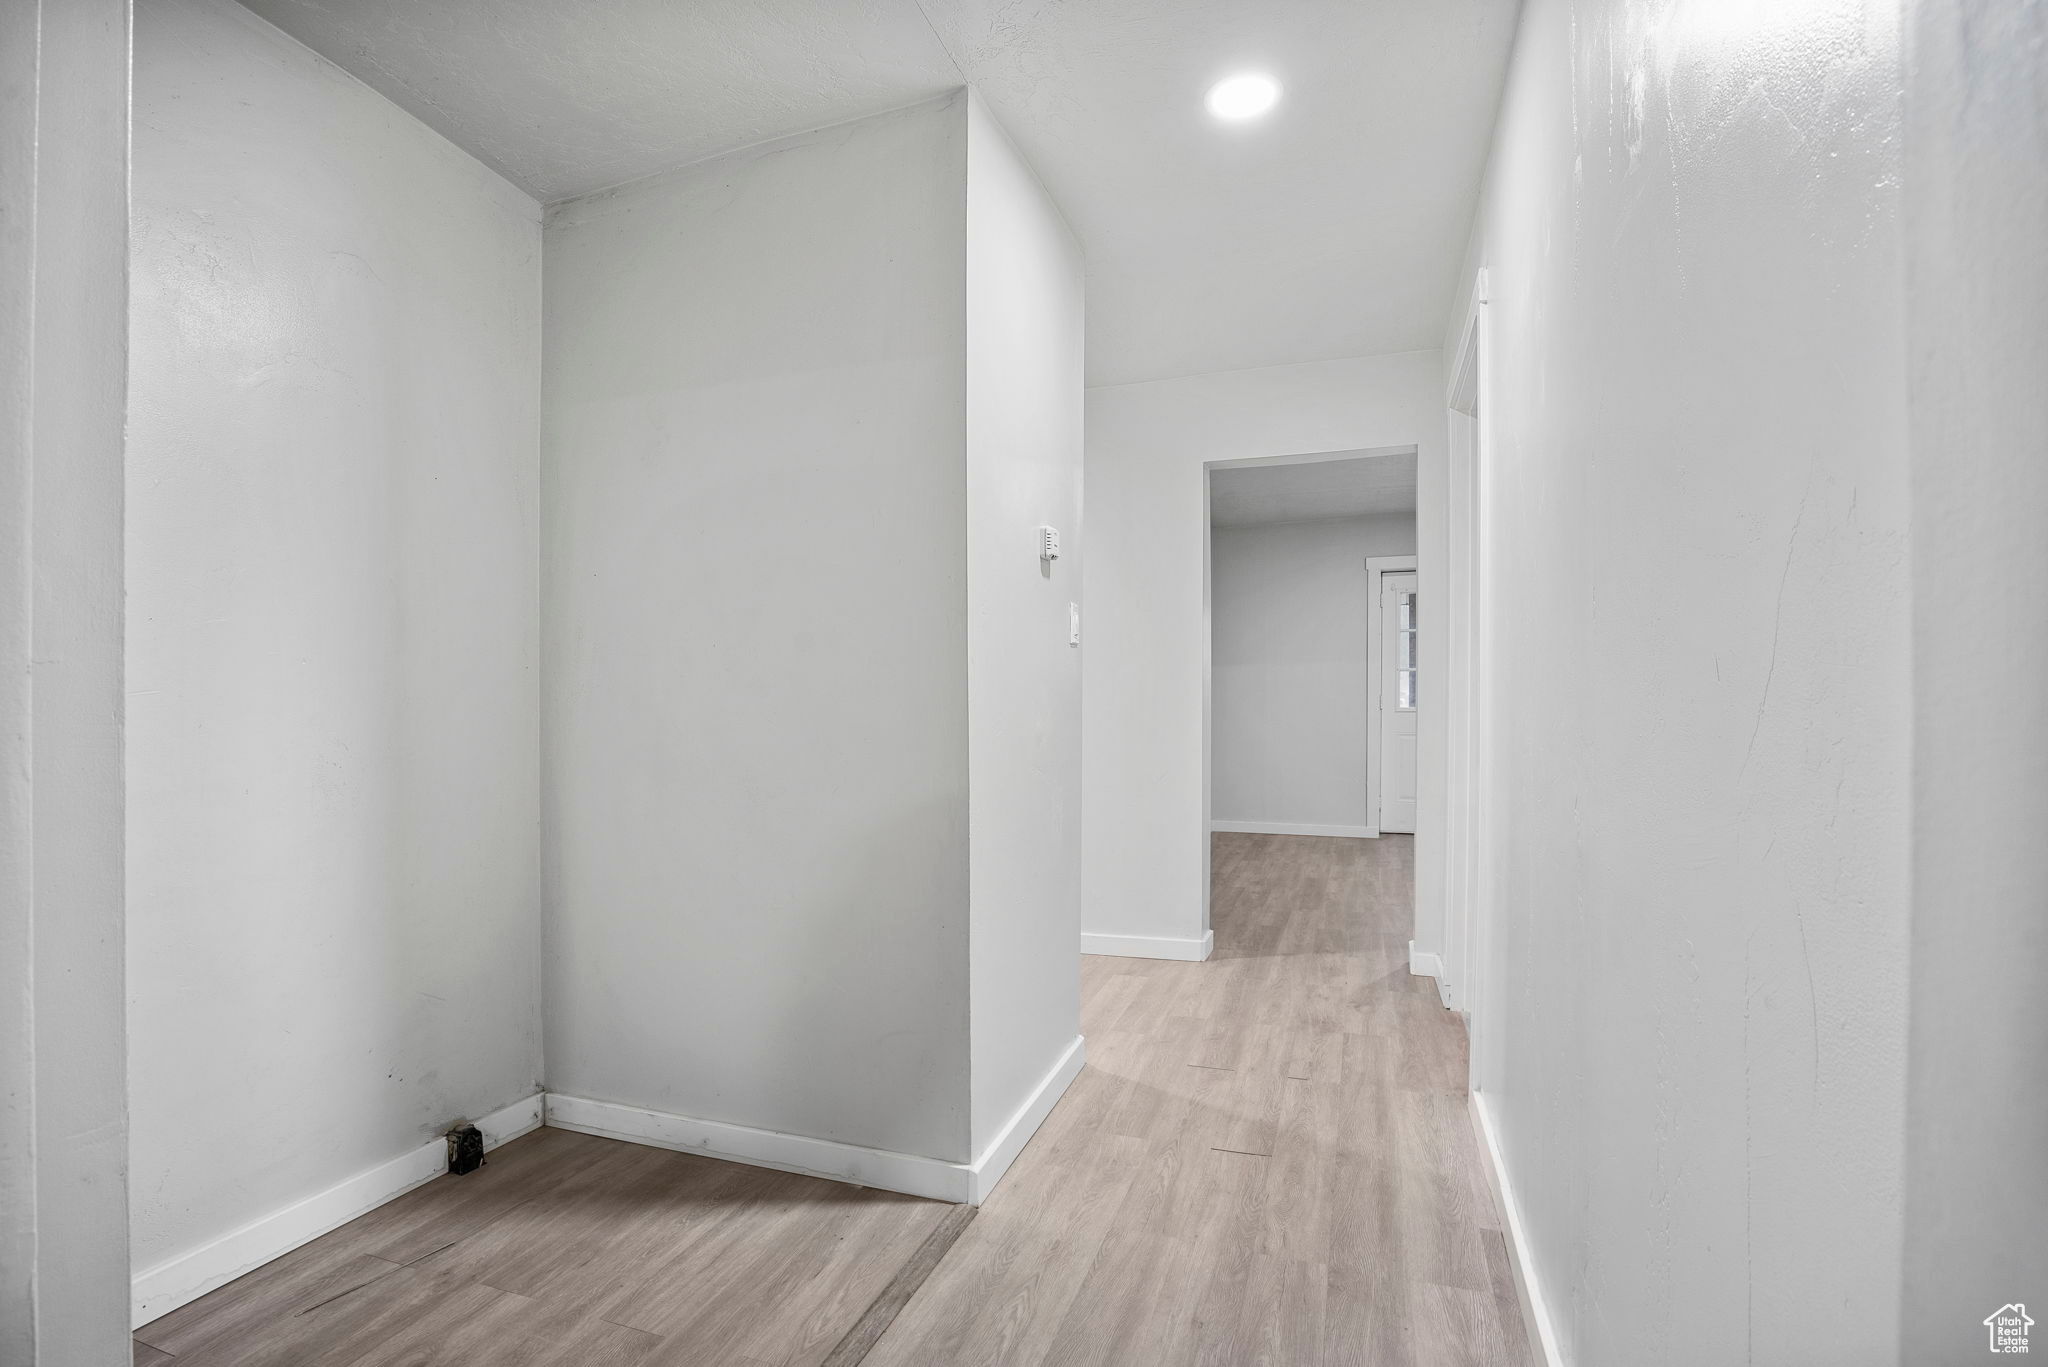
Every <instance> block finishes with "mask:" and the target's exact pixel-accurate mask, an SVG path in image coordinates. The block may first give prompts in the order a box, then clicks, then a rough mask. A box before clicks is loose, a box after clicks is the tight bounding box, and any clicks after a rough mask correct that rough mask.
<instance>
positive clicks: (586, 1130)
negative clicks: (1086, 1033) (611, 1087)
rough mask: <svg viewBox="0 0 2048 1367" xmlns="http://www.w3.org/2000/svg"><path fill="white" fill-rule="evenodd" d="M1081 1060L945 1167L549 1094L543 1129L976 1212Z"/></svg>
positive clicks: (1074, 1048)
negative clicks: (981, 1145) (971, 1157)
mask: <svg viewBox="0 0 2048 1367" xmlns="http://www.w3.org/2000/svg"><path fill="white" fill-rule="evenodd" d="M1084 1057H1085V1053H1084V1050H1083V1048H1082V1042H1081V1039H1080V1037H1079V1036H1076V1037H1075V1039H1074V1042H1073V1043H1072V1044H1071V1045H1069V1046H1068V1047H1067V1051H1066V1053H1065V1054H1063V1055H1061V1057H1060V1061H1059V1062H1058V1063H1057V1064H1055V1065H1054V1066H1053V1070H1052V1071H1051V1072H1050V1073H1048V1074H1046V1076H1045V1078H1044V1080H1043V1081H1041V1082H1040V1083H1039V1084H1038V1087H1037V1089H1036V1090H1035V1091H1034V1092H1033V1093H1032V1094H1031V1096H1030V1097H1029V1098H1028V1099H1026V1101H1025V1102H1024V1104H1023V1105H1022V1106H1021V1107H1019V1108H1018V1110H1017V1113H1016V1114H1015V1115H1013V1116H1012V1117H1010V1122H1009V1124H1007V1125H1005V1126H1004V1127H1003V1129H1002V1132H1001V1133H1000V1134H998V1135H997V1136H996V1138H995V1140H994V1142H992V1143H991V1144H990V1145H989V1147H988V1148H987V1150H986V1151H984V1152H983V1153H982V1155H981V1156H980V1157H979V1158H977V1159H976V1160H975V1161H974V1162H972V1163H949V1162H947V1161H946V1160H945V1159H943V1158H926V1157H923V1156H921V1155H918V1154H911V1153H894V1152H892V1151H890V1150H888V1149H871V1148H867V1147H865V1146H863V1145H859V1144H841V1143H839V1142H837V1141H836V1140H831V1139H813V1138H811V1137H810V1136H809V1135H802V1134H785V1133H783V1132H782V1131H780V1130H761V1129H755V1128H754V1127H753V1126H751V1125H733V1124H729V1123H727V1122H725V1121H722V1120H700V1119H698V1118H697V1117H695V1116H687V1115H673V1114H671V1113H669V1112H667V1111H650V1110H647V1109H645V1108H644V1107H639V1106H623V1105H620V1104H619V1103H617V1102H613V1101H592V1100H590V1099H589V1098H587V1097H580V1096H566V1095H564V1094H562V1093H560V1092H549V1093H548V1098H547V1123H548V1124H550V1125H552V1126H554V1127H555V1128H556V1129H560V1130H576V1131H579V1132H581V1133H583V1134H594V1135H599V1136H601V1137H603V1138H605V1139H622V1140H625V1141H626V1142H627V1143H629V1144H647V1145H651V1146H653V1147H654V1148H658V1149H675V1150H677V1151H678V1152H681V1153H697V1154H703V1155H704V1156H705V1157H707V1158H722V1159H724V1160H726V1161H727V1162H731V1163H746V1164H749V1165H751V1166H753V1167H757V1168H775V1169H777V1170H779V1171H782V1172H801V1173H805V1174H808V1175H809V1176H812V1177H827V1178H830V1179H832V1180H833V1181H835V1182H851V1183H853V1184H854V1185H856V1186H862V1187H879V1188H881V1189H882V1190H883V1191H900V1192H903V1193H905V1194H906V1195H910V1196H927V1197H930V1198H931V1199H933V1200H936V1201H952V1202H954V1203H956V1204H960V1205H979V1204H980V1203H981V1201H982V1198H983V1197H985V1196H987V1195H988V1193H989V1192H990V1191H991V1190H993V1189H994V1187H995V1184H996V1182H997V1181H998V1180H999V1179H1001V1177H1002V1175H1003V1173H1004V1172H1006V1171H1008V1170H1009V1166H1010V1164H1011V1163H1012V1162H1014V1161H1016V1158H1017V1155H1018V1154H1019V1153H1020V1152H1022V1150H1023V1148H1024V1145H1025V1143H1026V1142H1028V1141H1029V1140H1030V1138H1031V1136H1032V1135H1033V1134H1035V1133H1036V1132H1037V1130H1038V1127H1039V1125H1040V1124H1042V1123H1043V1122H1044V1120H1045V1117H1046V1116H1047V1115H1048V1114H1049V1113H1050V1112H1051V1111H1052V1108H1053V1105H1054V1103H1056V1102H1057V1101H1058V1100H1059V1099H1060V1097H1061V1095H1062V1094H1063V1093H1065V1091H1066V1090H1067V1085H1068V1084H1069V1083H1071V1082H1072V1081H1073V1080H1074V1076H1075V1074H1077V1073H1079V1072H1080V1071H1081V1064H1082V1062H1083V1060H1084Z"/></svg>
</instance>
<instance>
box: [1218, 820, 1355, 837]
mask: <svg viewBox="0 0 2048 1367" xmlns="http://www.w3.org/2000/svg"><path fill="white" fill-rule="evenodd" d="M1209 829H1210V830H1212V831H1234V832H1236V833H1238V834H1240V835H1328V836H1338V837H1341V838H1344V839H1349V840H1375V839H1377V838H1378V837H1379V833H1380V832H1379V827H1377V826H1305V825H1303V824H1301V823H1300V822H1297V821H1212V822H1210V823H1209Z"/></svg>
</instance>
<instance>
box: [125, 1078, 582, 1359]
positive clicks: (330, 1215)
mask: <svg viewBox="0 0 2048 1367" xmlns="http://www.w3.org/2000/svg"><path fill="white" fill-rule="evenodd" d="M540 1123H541V1097H540V1093H538V1092H536V1093H534V1094H533V1095H532V1096H530V1097H527V1098H526V1099H525V1100H523V1101H515V1102H513V1103H512V1104H511V1105H510V1106H507V1107H505V1108H504V1109H502V1110H498V1111H493V1112H491V1114H489V1115H487V1116H485V1117H483V1118H482V1119H481V1120H478V1121H477V1122H476V1127H477V1128H478V1129H479V1130H482V1131H483V1134H484V1147H485V1148H493V1149H494V1148H496V1147H497V1146H498V1145H500V1144H503V1143H504V1142H505V1141H507V1140H509V1139H517V1138H518V1137H519V1136H520V1135H522V1134H525V1133H526V1132H527V1131H529V1130H535V1129H539V1128H540ZM447 1171H448V1145H447V1142H446V1141H445V1140H442V1139H435V1140H433V1141H432V1142H430V1143H426V1144H422V1145H420V1146H419V1147H418V1148H416V1149H414V1150H412V1151H411V1152H410V1153H404V1154H400V1155H399V1156H398V1157H396V1158H394V1159H392V1160H391V1161H389V1162H388V1163H379V1164H378V1165H377V1166H376V1167H374V1168H370V1169H368V1170H366V1171H363V1172H359V1173H357V1174H356V1175H355V1176H353V1177H351V1178H348V1179H347V1180H346V1181H342V1182H337V1183H335V1184H334V1185H333V1186H331V1187H329V1188H327V1189H326V1190H325V1191H320V1192H315V1193H314V1194H313V1195H311V1196H308V1197H306V1198H305V1199H304V1200H302V1201H295V1202H293V1203H292V1204H291V1205H288V1206H286V1207H285V1208H284V1209H282V1210H278V1211H272V1212H271V1213H270V1214H268V1215H265V1216H262V1217H260V1218H259V1219H255V1220H251V1221H250V1222H249V1223H248V1224H246V1225H243V1226H242V1227H241V1228H240V1229H236V1230H231V1231H229V1232H228V1233H226V1234H223V1235H222V1236H221V1237H220V1238H218V1239H215V1240H213V1241H212V1242H211V1243H206V1244H201V1245H200V1246H199V1247H198V1248H195V1249H193V1250H192V1251H191V1252H189V1253H181V1254H179V1255H178V1256H177V1257H175V1258H171V1259H168V1260H166V1261H164V1262H160V1263H158V1264H157V1265H156V1266H154V1267H150V1268H145V1269H143V1270H142V1271H141V1272H138V1273H136V1274H135V1276H134V1278H133V1280H132V1281H131V1283H130V1288H129V1311H128V1317H129V1321H130V1327H131V1328H140V1327H141V1326H142V1325H145V1324H147V1323H149V1322H150V1321H151V1320H153V1319H156V1318H157V1317H158V1316H160V1315H168V1314H169V1313H170V1312H171V1311H173V1310H176V1309H177V1308H178V1307H179V1306H181V1305H185V1304H187V1303H189V1302H191V1301H196V1300H198V1299H199V1298H200V1297H201V1296H203V1295H205V1294H206V1293H207V1292H209V1291H211V1290H213V1289H214V1288H215V1287H217V1286H225V1285H226V1284H227V1283H229V1282H231V1281H233V1280H234V1279H235V1278H237V1277H239V1276H241V1275H242V1274H243V1273H245V1272H250V1271H253V1270H255V1269H256V1268H259V1267H261V1266H262V1265H263V1264H265V1263H267V1262H269V1261H270V1260H271V1259H273V1258H281V1257H283V1256H284V1255H285V1254H287V1253H289V1252H291V1251H292V1250H293V1249H295V1248H297V1247H298V1246H299V1245H301V1244H305V1243H310V1242H312V1241H313V1240H314V1239H317V1238H319V1237H320V1236H321V1235H323V1234H325V1233H327V1232H328V1231H329V1230H333V1229H339V1228H340V1227H341V1226H342V1225H345V1224H347V1223H348V1222H349V1221H350V1220H353V1219H355V1218H356V1216H358V1215H361V1214H362V1213H363V1212H364V1211H368V1210H375V1209H376V1208H377V1207H378V1206H381V1205H383V1204H384V1203H385V1202H386V1201H390V1200H393V1199H394V1198H396V1197H399V1196H403V1195H404V1194H405V1193H406V1192H408V1191H411V1190H412V1189H413V1188H414V1187H417V1186H421V1185H424V1184H425V1183H427V1182H431V1181H433V1180H434V1179H435V1178H436V1177H439V1176H440V1175H441V1174H442V1173H445V1172H447Z"/></svg>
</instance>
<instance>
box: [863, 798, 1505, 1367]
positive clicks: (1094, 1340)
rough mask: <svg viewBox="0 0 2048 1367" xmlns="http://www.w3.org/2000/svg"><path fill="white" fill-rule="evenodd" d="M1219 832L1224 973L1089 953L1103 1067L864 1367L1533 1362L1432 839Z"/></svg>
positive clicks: (1217, 916) (1090, 1002) (1090, 1032)
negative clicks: (1459, 1003) (1423, 893)
mask: <svg viewBox="0 0 2048 1367" xmlns="http://www.w3.org/2000/svg"><path fill="white" fill-rule="evenodd" d="M1211 840H1212V848H1213V851H1214V871H1213V874H1212V885H1213V892H1212V898H1211V920H1212V923H1213V925H1214V928H1215V934H1216V953H1215V957H1214V958H1212V959H1211V960H1210V961H1209V962H1207V963H1173V962H1167V961H1163V960H1146V959H1118V958H1107V957H1101V956H1089V957H1087V958H1085V959H1084V960H1083V968H1082V1020H1083V1028H1084V1030H1085V1032H1086V1035H1087V1039H1088V1067H1087V1069H1086V1070H1085V1071H1084V1072H1083V1073H1082V1074H1081V1076H1080V1078H1079V1079H1078V1080H1077V1081H1076V1082H1075V1083H1074V1085H1073V1087H1072V1088H1071V1089H1070V1090H1069V1091H1068V1093H1067V1096H1066V1098H1065V1100H1064V1101H1062V1102H1061V1103H1060V1106H1059V1108H1058V1109H1057V1110H1056V1111H1055V1112H1054V1113H1053V1115H1052V1118H1051V1119H1050V1120H1048V1121H1047V1123H1046V1125H1045V1127H1044V1128H1043V1129H1041V1130H1040V1131H1039V1133H1038V1136H1037V1137H1036V1138H1035V1139H1034V1140H1033V1141H1032V1143H1031V1146H1030V1147H1029V1148H1028V1149H1026V1150H1025V1152H1024V1155H1023V1157H1022V1158H1020V1159H1019V1160H1018V1162H1017V1165H1016V1167H1014V1168H1013V1169H1011V1171H1010V1175H1009V1176H1008V1178H1007V1179H1005V1181H1004V1183H1003V1185H1002V1186H1001V1187H1000V1188H998V1190H997V1191H996V1193H995V1195H994V1196H992V1197H991V1198H990V1199H989V1202H988V1204H987V1205H986V1206H984V1207H983V1208H982V1211H981V1214H980V1216H979V1218H977V1219H976V1220H975V1222H974V1223H973V1224H972V1225H970V1226H969V1227H968V1229H967V1231H966V1233H965V1234H964V1235H962V1236H961V1238H960V1240H959V1242H958V1243H957V1244H955V1245H954V1247H953V1250H952V1252H951V1253H950V1254H949V1255H948V1256H947V1258H946V1260H945V1261H944V1262H943V1263H941V1264H940V1266H939V1267H938V1269H937V1270H936V1271H935V1272H934V1273H933V1274H932V1276H931V1278H930V1280H928V1281H927V1282H926V1283H925V1284H924V1286H923V1288H922V1289H921V1290H920V1291H919V1292H918V1294H917V1295H916V1296H915V1297H914V1298H913V1299H912V1300H911V1302H910V1304H909V1305H908V1306H907V1307H906V1308H905V1310H904V1311H903V1313H902V1315H901V1316H900V1317H899V1318H898V1319H897V1320H896V1322H895V1324H894V1326H893V1327H892V1328H891V1329H890V1331H889V1332H888V1334H887V1335H885V1336H884V1337H883V1339H882V1340H881V1342H880V1343H879V1344H878V1345H877V1346H876V1348H875V1351H874V1352H873V1353H872V1354H871V1355H870V1356H869V1357H868V1359H867V1364H868V1367H924V1365H925V1364H932V1363H947V1364H955V1365H956V1367H979V1365H980V1364H993V1363H1005V1364H1020V1365H1021V1364H1036V1363H1047V1364H1059V1365H1060V1367H1076V1365H1077V1364H1084V1363H1086V1364H1095V1363H1100V1364H1132V1365H1133V1367H1136V1365H1137V1364H1162V1365H1163V1364H1174V1365H1175V1367H1179V1364H1206V1363H1215V1364H1240V1363H1254V1362H1258V1363H1273V1364H1287V1365H1288V1367H1296V1365H1298V1364H1324V1365H1325V1367H1338V1365H1339V1364H1351V1363H1358V1364H1368V1363H1369V1364H1373V1367H1409V1365H1410V1364H1413V1367H1435V1365H1436V1364H1446V1365H1448V1364H1458V1367H1467V1365H1468V1364H1469V1367H1496V1364H1513V1367H1521V1365H1522V1364H1525V1363H1527V1362H1528V1361H1529V1353H1528V1348H1527V1346H1526V1344H1525V1342H1524V1338H1523V1330H1522V1319H1521V1313H1520V1311H1519V1310H1518V1308H1517V1306H1516V1302H1515V1292H1514V1285H1513V1282H1512V1280H1511V1278H1510V1273H1509V1269H1508V1264H1507V1254H1506V1246H1505V1243H1504V1241H1503V1239H1502V1236H1501V1232H1500V1221H1499V1218H1498V1216H1497V1214H1496V1212H1495V1208H1494V1203H1493V1199H1492V1197H1491V1195H1490V1194H1489V1192H1488V1190H1487V1185H1486V1178H1485V1175H1484V1172H1483V1170H1482V1168H1481V1167H1480V1162H1479V1157H1478V1153H1477V1150H1476V1147H1475V1143H1474V1139H1473V1134H1472V1129H1471V1126H1470V1124H1469V1122H1468V1120H1467V1117H1466V1111H1465V1106H1466V1102H1465V1095H1464V1079H1465V1053H1464V1050H1465V1036H1464V1030H1463V1028H1462V1027H1461V1026H1460V1025H1459V1023H1458V1021H1457V1018H1456V1017H1455V1016H1453V1015H1451V1014H1450V1013H1448V1012H1446V1011H1444V1010H1443V1009H1442V1008H1441V1007H1440V1006H1439V1005H1438V1004H1437V1001H1436V995H1435V989H1434V987H1433V985H1432V984H1431V982H1430V981H1429V980H1428V979H1425V978H1417V977H1412V976H1410V974H1409V972H1408V964H1407V934H1408V925H1409V919H1410V898H1411V896H1412V893H1411V888H1412V886H1413V878H1414V865H1413V861H1414V842H1413V840H1412V838H1410V837H1406V836H1387V837H1384V838H1382V839H1379V840H1346V839H1324V838H1316V837H1305V836H1274V835H1245V834H1218V835H1215V836H1212V837H1211Z"/></svg>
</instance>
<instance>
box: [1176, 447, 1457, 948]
mask: <svg viewBox="0 0 2048 1367" xmlns="http://www.w3.org/2000/svg"><path fill="white" fill-rule="evenodd" d="M1421 450H1422V448H1421V447H1420V446H1419V445H1418V444H1417V443H1415V442H1412V441H1411V442H1401V443H1399V444H1397V445H1393V446H1359V447H1350V448H1346V449H1341V450H1336V451H1304V452H1299V453H1296V454H1293V455H1284V456H1244V457H1232V458H1229V459H1225V460H1205V461H1203V462H1202V827H1201V831H1200V833H1199V834H1198V836H1197V840H1198V841H1199V848H1200V850H1201V867H1202V877H1201V883H1200V887H1201V889H1202V934H1203V936H1204V937H1205V938H1206V937H1207V936H1208V935H1209V934H1210V931H1211V929H1212V927H1211V925H1210V921H1209V872H1210V870H1209V864H1210V859H1209V844H1210V836H1211V834H1212V833H1213V832H1214V831H1215V828H1216V782H1215V777H1214V773H1213V769H1212V764H1211V751H1212V750H1213V749H1214V747H1215V731H1216V722H1215V717H1214V715H1213V713H1214V707H1213V697H1212V695H1213V693H1214V681H1215V673H1216V652H1215V639H1216V632H1215V623H1214V620H1213V612H1212V606H1211V598H1212V593H1213V590H1214V587H1215V559H1216V527H1215V523H1214V522H1213V521H1212V520H1211V516H1210V509H1209V487H1210V477H1211V476H1212V475H1213V474H1214V472H1216V471H1218V470H1241V469H1244V468H1245V467H1247V466H1254V465H1311V464H1320V463H1322V462H1324V461H1332V460H1359V459H1363V458H1367V457H1372V456H1416V457H1418V458H1419V457H1420V455H1421ZM1421 582H1422V577H1421V572H1420V571H1419V570H1418V571H1417V574H1416V584H1417V586H1418V587H1419V586H1420V585H1421ZM1367 751H1368V759H1367V764H1368V766H1370V765H1372V763H1373V762H1374V761H1373V760H1372V759H1371V758H1370V755H1371V753H1372V747H1370V746H1368V747H1367ZM1378 830H1379V809H1378V808H1377V807H1375V808H1373V831H1374V832H1375V833H1377V832H1378Z"/></svg>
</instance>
